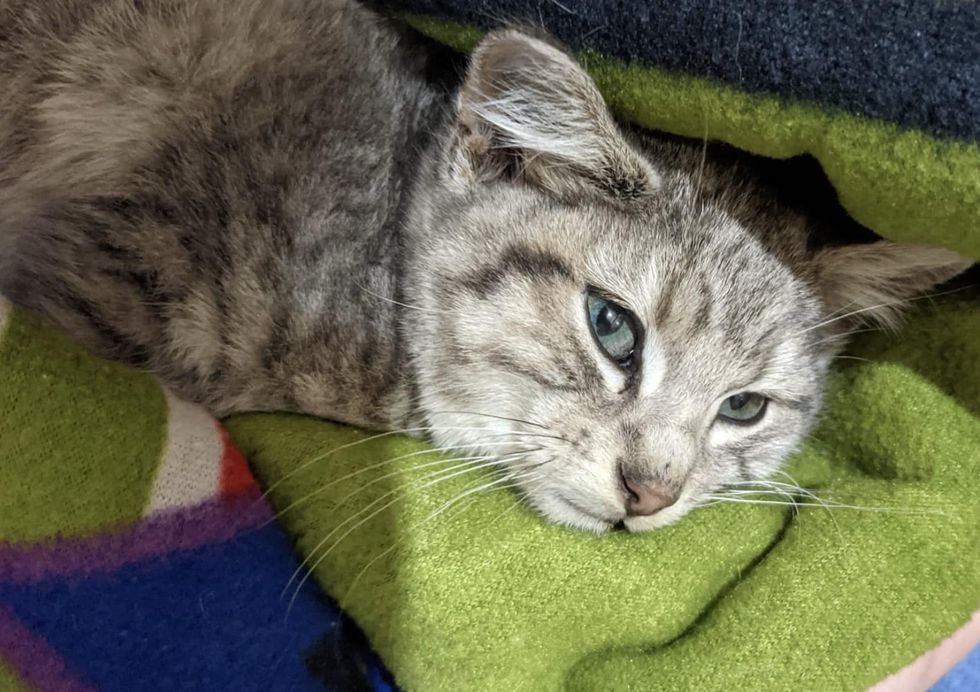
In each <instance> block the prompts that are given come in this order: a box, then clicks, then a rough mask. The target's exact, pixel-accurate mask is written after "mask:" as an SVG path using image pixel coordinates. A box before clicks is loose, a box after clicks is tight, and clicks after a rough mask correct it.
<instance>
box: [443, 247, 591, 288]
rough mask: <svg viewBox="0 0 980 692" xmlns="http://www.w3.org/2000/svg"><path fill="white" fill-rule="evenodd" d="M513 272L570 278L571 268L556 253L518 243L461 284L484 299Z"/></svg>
mask: <svg viewBox="0 0 980 692" xmlns="http://www.w3.org/2000/svg"><path fill="white" fill-rule="evenodd" d="M515 274H516V275H520V276H525V277H529V278H532V279H537V278H562V279H572V278H573V274H572V271H571V269H569V268H568V266H567V265H566V264H565V263H564V262H563V261H562V260H561V259H559V258H558V257H556V256H555V255H553V254H550V253H548V252H544V251H542V250H536V249H534V248H531V247H528V246H527V245H521V244H518V245H512V246H510V247H508V248H507V249H506V250H505V251H504V252H503V253H502V254H501V255H500V257H499V258H498V259H497V261H496V263H494V264H492V265H490V266H487V267H485V268H483V269H482V270H481V271H479V272H478V273H477V274H476V276H474V277H472V278H470V279H464V280H463V281H462V285H463V286H464V287H466V288H468V289H470V290H471V291H473V292H474V293H476V294H477V295H479V296H480V297H481V298H486V297H487V296H488V295H490V294H491V293H493V292H495V291H497V290H498V289H499V288H500V285H501V284H502V283H503V282H504V281H506V280H508V279H510V278H513V276H514V275H515Z"/></svg>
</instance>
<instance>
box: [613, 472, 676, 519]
mask: <svg viewBox="0 0 980 692" xmlns="http://www.w3.org/2000/svg"><path fill="white" fill-rule="evenodd" d="M623 483H624V484H625V485H626V513H627V514H628V515H629V516H631V517H646V516H649V515H651V514H656V513H657V512H659V511H660V510H662V509H664V508H666V507H670V506H671V505H672V504H674V503H675V502H677V495H676V494H675V493H672V492H671V491H669V490H667V488H665V487H664V486H663V484H661V483H656V482H650V483H640V482H638V481H633V480H630V479H629V478H627V477H623Z"/></svg>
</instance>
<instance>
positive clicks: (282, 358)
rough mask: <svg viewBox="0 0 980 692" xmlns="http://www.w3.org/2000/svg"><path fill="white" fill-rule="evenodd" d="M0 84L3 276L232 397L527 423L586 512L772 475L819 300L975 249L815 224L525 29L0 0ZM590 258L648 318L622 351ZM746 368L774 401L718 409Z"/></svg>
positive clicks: (800, 397) (475, 431) (178, 0)
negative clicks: (629, 369) (634, 498)
mask: <svg viewBox="0 0 980 692" xmlns="http://www.w3.org/2000/svg"><path fill="white" fill-rule="evenodd" d="M0 87H2V92H3V93H4V95H5V100H4V102H3V103H2V104H0V291H3V292H4V293H5V294H7V295H9V296H11V297H12V298H13V299H14V300H15V301H17V302H19V303H21V304H22V305H25V306H27V307H28V308H30V309H33V310H36V311H38V312H40V313H43V314H45V315H47V316H48V317H49V318H51V319H52V320H53V321H54V322H55V323H56V324H58V325H59V326H60V327H61V328H62V329H64V330H65V331H66V332H68V333H69V334H71V335H72V336H73V337H74V338H76V339H77V340H79V341H81V342H82V343H84V344H86V345H87V346H89V347H90V348H91V349H92V350H93V351H95V352H96V353H99V354H101V355H104V356H107V357H110V358H115V359H119V360H122V361H125V362H128V363H131V364H134V365H137V366H139V367H143V368H146V369H148V370H150V371H152V372H154V373H155V374H157V375H158V376H159V377H160V378H161V379H162V380H163V381H164V382H165V383H166V384H167V385H169V386H170V387H172V388H173V389H174V390H175V391H177V392H178V393H180V394H182V395H183V396H185V397H187V398H190V399H193V400H195V401H199V402H202V403H204V404H205V405H206V406H208V407H209V408H210V409H211V410H212V411H214V412H215V413H216V414H218V415H226V414H229V413H234V412H238V411H248V410H280V411H299V412H303V413H310V414H314V415H318V416H323V417H327V418H332V419H335V420H340V421H344V422H349V423H353V424H357V425H363V426H368V427H374V428H381V429H392V428H399V427H405V426H417V425H424V426H431V429H432V432H431V435H430V437H431V438H432V439H434V440H435V441H436V442H438V443H440V444H448V445H452V446H456V447H459V448H461V449H464V450H468V451H475V452H486V453H488V454H494V455H500V456H504V455H505V454H509V453H523V454H522V456H521V461H520V462H512V461H508V463H511V464H512V471H513V472H514V473H515V474H519V477H520V483H521V485H522V489H523V491H524V492H525V494H526V496H527V497H528V499H529V501H530V502H531V503H532V504H533V505H534V506H536V507H537V508H539V509H540V510H541V511H542V512H543V513H544V514H545V515H546V516H547V517H548V518H550V519H552V520H554V521H559V522H563V523H566V524H569V525H572V526H576V527H580V528H586V529H592V530H602V529H605V528H608V527H609V526H611V525H613V524H615V523H617V522H619V521H621V520H623V519H624V513H623V487H622V480H621V479H622V478H623V477H628V478H632V479H636V480H638V481H640V482H657V483H659V484H661V485H664V486H666V487H668V488H670V489H671V490H672V491H673V492H675V493H679V494H680V498H681V499H680V501H678V502H677V504H675V505H674V506H673V507H670V508H669V509H666V510H663V511H661V512H659V513H657V514H655V515H652V516H646V517H629V518H626V525H627V526H628V527H629V528H630V529H631V530H642V529H647V528H652V527H655V526H659V525H662V524H664V523H668V522H669V521H673V520H675V519H676V518H678V517H679V516H681V515H682V514H683V513H684V512H686V511H688V510H689V509H690V508H691V507H692V506H693V505H694V504H695V503H696V501H697V499H698V497H699V496H701V495H703V494H704V493H705V492H707V491H710V490H712V489H714V488H717V487H719V486H721V485H723V484H725V483H729V482H732V481H733V480H737V479H739V478H763V477H765V476H767V475H768V474H771V473H772V472H773V471H774V470H775V469H776V468H777V467H778V465H779V463H780V462H781V461H782V460H783V459H784V458H785V456H786V455H787V454H788V453H789V452H790V451H791V450H792V449H794V448H795V447H796V445H797V444H798V443H799V441H800V440H801V438H802V437H803V435H804V434H805V433H806V431H807V430H808V429H809V427H810V426H811V424H812V422H813V421H814V419H815V417H816V415H817V412H818V410H819V405H820V391H821V383H822V381H823V378H824V375H825V372H826V369H827V367H828V363H829V362H830V359H831V357H832V355H833V353H834V351H835V350H836V349H839V348H840V347H841V345H842V343H843V341H842V339H839V338H836V335H838V334H841V333H842V332H843V331H844V327H845V325H846V323H847V322H848V321H850V318H848V319H841V320H834V321H832V322H829V323H828V324H826V325H822V324H821V323H822V322H824V321H825V320H828V319H829V318H831V317H833V316H835V315H839V314H843V313H844V311H852V310H859V311H861V312H859V313H858V315H857V316H870V317H873V318H874V317H876V318H881V319H885V318H888V317H890V315H891V309H892V307H893V305H894V304H897V303H899V302H901V300H902V299H904V298H907V297H908V296H909V295H911V294H912V293H914V292H917V291H921V290H924V289H926V288H928V287H929V286H930V285H932V284H933V283H936V282H938V281H941V280H943V279H945V278H948V277H950V276H952V275H954V274H955V273H957V272H958V271H959V270H961V269H963V268H964V267H965V266H966V262H965V261H964V260H962V259H961V258H958V257H957V256H955V255H953V254H952V253H948V252H946V251H942V250H936V249H931V248H908V247H902V246H895V245H892V244H888V243H879V244H875V245H872V246H862V247H860V248H858V249H856V250H855V249H852V248H846V247H845V248H830V249H812V248H810V247H809V244H808V237H809V233H808V229H807V222H806V220H805V219H803V218H801V217H800V216H799V215H797V214H796V213H795V212H793V211H791V210H790V209H788V208H786V207H783V206H781V205H780V204H779V203H778V202H777V201H776V200H775V199H774V198H772V196H771V195H770V194H769V193H768V192H767V191H766V190H765V189H764V188H763V187H761V186H760V185H759V184H758V183H756V182H754V179H753V177H752V175H751V173H750V172H749V171H748V170H743V168H741V167H740V166H739V165H737V164H731V163H724V162H716V161H714V160H712V157H710V156H708V157H705V155H704V151H703V150H702V149H701V148H700V147H696V146H691V145H687V144H681V143H676V142H671V141H667V140H662V139H658V138H655V137H653V136H651V135H639V134H633V133H629V132H624V131H622V130H621V128H620V127H619V126H618V125H617V124H616V123H615V121H614V120H613V119H612V118H611V117H610V115H609V113H608V111H607V110H606V107H605V105H604V104H603V102H602V99H601V97H600V96H599V94H598V92H597V91H596V90H595V88H594V86H593V85H592V83H591V81H590V80H589V79H588V77H587V76H585V74H584V72H582V71H581V69H580V68H579V67H577V66H576V65H575V64H574V63H573V62H572V61H571V60H570V59H569V58H568V57H567V56H566V55H565V54H564V53H562V52H561V51H560V50H558V49H556V48H554V47H552V46H550V45H548V44H545V43H542V42H541V41H538V40H535V39H531V38H528V37H526V36H523V35H521V34H518V33H514V32H507V31H505V32H498V33H495V34H491V35H490V36H489V37H488V38H487V39H485V40H484V42H483V43H482V44H481V45H480V47H478V49H477V50H476V51H475V53H474V56H473V58H472V60H471V62H470V65H469V67H468V69H467V71H466V75H465V78H464V79H463V81H462V83H461V84H460V83H457V80H456V74H455V71H454V68H453V63H452V61H450V60H447V57H446V54H445V52H444V51H441V50H440V49H437V48H435V47H433V46H431V45H429V44H428V43H426V42H424V41H422V40H421V39H419V38H418V37H416V36H415V35H414V34H413V33H412V32H410V31H408V30H406V29H403V28H401V27H398V26H396V25H395V24H393V23H390V22H389V21H387V20H384V19H381V18H379V17H377V16H376V15H374V14H372V13H371V12H369V11H368V10H365V9H363V8H361V7H360V6H357V5H355V4H352V3H349V2H341V1H340V0H239V1H237V2H230V0H144V1H143V2H139V3H133V2H131V1H127V2H124V1H123V0H97V1H92V2H87V3H75V2H68V1H67V0H45V1H43V2H42V1H41V0H33V1H26V0H0ZM587 286H594V287H597V288H600V289H602V290H604V291H606V292H607V293H610V294H612V295H614V296H616V297H617V298H618V299H619V300H620V301H621V302H622V304H623V305H625V306H627V307H628V308H629V309H630V310H631V311H632V312H633V313H635V314H636V315H637V317H638V318H639V320H640V321H641V322H642V323H643V326H644V330H645V334H646V339H645V346H644V352H643V354H642V363H641V365H640V368H639V369H638V370H637V372H636V373H635V374H634V375H631V376H627V375H626V374H624V373H623V372H621V371H619V370H618V369H617V368H616V367H615V366H613V365H612V364H611V363H610V362H609V361H607V360H606V359H605V358H604V356H603V355H602V354H601V353H600V352H599V351H598V349H597V347H596V345H595V342H594V341H593V340H592V338H591V335H590V332H589V331H588V323H587V320H586V317H585V309H584V296H585V289H586V287H587ZM877 303H887V305H884V306H883V307H880V308H874V309H872V306H873V305H875V304H877ZM745 390H751V391H762V392H764V393H765V394H767V395H768V396H769V397H770V398H771V399H772V403H771V405H770V410H769V411H768V412H767V414H766V416H765V418H764V419H763V421H762V422H761V423H760V424H758V425H756V426H754V427H751V428H745V429H741V428H739V427H733V426H731V425H727V424H724V423H719V422H717V421H716V420H715V414H714V412H715V411H716V410H717V406H718V403H719V401H720V400H721V399H723V398H724V397H725V396H728V395H730V394H733V393H736V392H739V391H745ZM719 426H721V427H719ZM542 431H546V433H542ZM502 440H503V441H508V445H509V446H505V448H504V449H501V447H502V445H501V441H502ZM531 442H533V445H532V444H531ZM506 458H507V459H509V460H512V459H513V458H515V457H513V456H507V457H506ZM502 463H503V462H502ZM529 468H534V469H535V473H527V472H526V471H527V469H529Z"/></svg>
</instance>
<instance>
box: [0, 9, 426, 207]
mask: <svg viewBox="0 0 980 692" xmlns="http://www.w3.org/2000/svg"><path fill="white" fill-rule="evenodd" d="M406 43H411V39H410V38H409V37H408V36H407V35H406V34H405V33H404V32H400V31H398V30H396V29H394V28H393V27H392V26H391V25H388V24H387V23H384V22H383V21H381V20H380V19H379V18H378V17H377V16H375V15H373V14H370V13H368V12H367V11H365V10H363V9H362V8H360V7H359V6H358V5H357V4H356V3H353V2H348V1H344V0H142V1H141V2H132V1H130V0H94V1H92V2H85V3H79V2H74V1H70V2H66V1H65V0H45V1H44V2H39V1H38V0H29V1H24V0H6V1H4V2H0V86H2V87H3V93H4V94H5V100H4V102H3V103H0V156H2V159H0V160H2V161H3V164H4V165H3V166H2V168H0V182H2V183H3V184H5V185H8V186H9V185H11V184H12V183H14V182H18V181H22V180H23V179H24V178H25V177H26V178H32V179H38V181H39V184H41V181H40V179H41V178H42V176H45V177H46V181H44V183H45V186H46V187H47V188H48V189H49V190H51V189H54V188H56V186H57V184H58V183H65V182H69V183H71V184H73V186H74V187H75V189H76V190H77V191H84V192H94V193H98V192H101V191H102V189H100V188H104V187H112V188H113V189H114V190H117V188H116V187H115V186H116V185H117V184H118V183H119V182H120V181H121V179H123V178H125V177H126V176H128V175H129V174H130V171H131V170H132V169H133V168H134V167H139V166H144V167H150V166H152V165H153V163H154V161H155V159H160V158H161V157H166V156H167V155H168V154H170V155H172V154H173V153H174V151H175V150H179V152H180V155H181V156H183V157H189V156H191V155H192V154H193V153H194V152H193V150H192V149H191V147H192V146H193V145H195V144H198V145H201V144H210V145H213V146H214V147H217V149H216V150H215V154H216V155H219V156H220V155H223V156H226V157H227V156H229V155H234V154H236V153H239V152H241V155H242V157H243V158H244V157H247V156H249V155H251V156H255V155H257V154H258V153H259V152H261V153H262V154H263V155H264V156H265V157H266V158H267V159H268V160H265V161H263V162H262V164H263V165H266V166H275V165H276V164H277V162H278V161H279V160H280V159H283V158H288V159H289V161H290V165H291V168H292V169H293V170H296V169H302V167H303V165H304V163H305V160H307V159H317V160H320V161H322V160H323V154H325V153H327V151H325V150H329V153H331V154H334V157H332V158H331V159H330V160H337V161H338V168H339V167H340V166H343V170H344V173H345V175H346V176H347V177H348V178H349V177H350V176H351V175H355V174H356V173H357V171H358V168H360V169H363V170H367V169H368V168H369V167H370V166H371V164H372V163H374V161H375V160H376V159H378V158H381V156H380V154H381V152H378V151H370V148H372V147H373V148H385V147H388V148H391V147H393V146H396V145H397V144H398V143H399V142H397V141H393V139H394V140H397V137H396V135H397V130H398V129H400V125H401V124H402V123H404V121H405V120H406V119H410V118H411V116H412V115H413V114H412V113H410V112H404V111H405V110H406V109H407V110H411V108H412V106H413V104H414V103H415V102H416V101H417V100H418V99H419V98H420V94H421V93H422V92H424V90H425V89H426V88H427V85H426V84H424V83H422V82H423V80H420V79H413V78H417V77H419V76H420V75H421V74H422V73H423V72H424V69H425V68H424V62H425V58H426V56H425V52H424V51H419V50H418V49H417V48H416V47H415V46H406V45H405V44H406ZM345 144H349V145H350V146H349V148H348V149H347V150H346V151H336V149H338V148H341V149H342V148H343V145H345ZM222 147H224V148H223V149H222ZM199 153H200V154H201V155H202V156H204V155H205V152H199ZM28 154H30V158H29V160H25V157H26V156H27V155H28ZM339 159H342V160H339ZM249 162H251V163H256V162H254V161H249ZM352 166H354V167H353V168H352ZM303 172H305V173H310V171H303ZM320 173H321V175H329V173H330V171H321V172H320ZM123 182H125V181H123ZM117 191H118V190H117Z"/></svg>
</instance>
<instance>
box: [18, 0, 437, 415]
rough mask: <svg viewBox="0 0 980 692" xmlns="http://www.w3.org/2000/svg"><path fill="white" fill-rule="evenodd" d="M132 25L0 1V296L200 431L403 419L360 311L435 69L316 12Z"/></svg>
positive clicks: (387, 314)
mask: <svg viewBox="0 0 980 692" xmlns="http://www.w3.org/2000/svg"><path fill="white" fill-rule="evenodd" d="M134 7H135V5H134V4H133V3H132V2H119V1H117V0H102V1H96V2H89V3H64V2H52V3H40V2H30V3H16V2H14V3H9V2H8V3H5V4H0V8H3V9H0V14H2V16H0V27H2V28H0V32H4V33H6V35H3V36H0V66H2V75H3V76H2V77H0V87H2V89H3V93H4V94H6V95H7V96H6V98H7V100H8V103H6V104H4V106H2V107H0V162H2V163H0V210H2V212H0V229H2V230H0V234H3V235H5V236H7V239H8V240H7V241H6V242H7V245H6V247H5V246H4V245H2V244H0V249H3V250H5V251H6V253H7V261H6V263H4V264H0V267H2V268H3V270H4V271H3V272H2V277H0V290H3V291H5V292H7V293H9V294H10V295H12V296H13V297H14V298H15V299H16V300H18V301H20V302H22V303H24V304H25V305H27V306H30V307H32V308H34V309H37V310H39V311H40V312H43V313H45V314H47V315H50V316H51V317H53V318H54V319H55V321H56V322H57V323H58V324H59V325H61V326H62V327H63V328H64V329H65V330H66V331H68V332H69V333H70V334H72V335H73V336H74V337H75V338H77V339H79V340H80V341H82V342H83V343H85V344H87V345H89V346H90V347H92V348H94V349H95V350H96V351H97V352H98V353H101V354H103V355H107V356H109V357H112V358H117V359H121V360H124V361H126V362H129V363H132V364H134V365H136V366H139V367H145V368H149V369H151V370H152V371H154V372H156V373H158V374H160V375H161V376H162V377H163V379H164V380H165V381H166V382H167V384H168V385H170V386H171V387H172V388H174V389H175V390H176V391H177V392H178V393H180V394H182V395H184V396H186V397H188V398H191V399H194V400H197V401H201V402H203V403H205V404H206V405H207V406H208V407H209V408H210V409H211V410H213V411H214V412H216V413H218V414H226V413H229V412H232V411H241V410H250V409H258V410H292V411H304V412H308V413H315V414H317V415H321V416H329V417H331V418H335V419H338V420H343V421H347V422H352V423H357V424H361V425H370V426H375V427H377V426H392V425H400V424H402V423H404V421H405V419H406V418H407V416H408V413H409V411H410V402H409V398H410V396H411V389H410V387H411V385H410V378H408V377H402V375H404V374H407V373H409V369H408V364H407V361H406V354H405V351H404V348H403V347H402V346H403V340H402V339H401V338H399V337H398V336H397V334H398V329H399V327H398V325H397V321H396V318H397V314H396V306H395V305H394V304H392V303H389V302H386V301H385V300H382V299H379V298H377V297H376V295H381V296H384V297H388V298H391V299H395V298H396V295H397V291H398V288H397V277H398V275H399V273H400V271H401V266H400V260H401V250H400V247H401V245H402V240H401V235H402V225H403V221H404V217H405V212H406V210H405V203H406V199H407V197H408V194H409V190H408V188H409V187H410V186H411V185H412V184H413V181H415V180H418V179H419V174H420V167H421V157H422V154H423V152H424V144H425V140H426V136H427V134H428V133H430V132H433V131H437V130H438V129H439V128H440V126H441V127H445V126H446V124H447V123H448V118H449V111H450V103H449V92H448V90H447V89H446V88H444V87H441V86H440V84H439V83H438V81H436V80H435V79H434V76H435V75H434V72H435V67H434V66H432V64H431V63H432V56H431V55H430V54H431V53H433V52H434V51H431V49H430V48H429V47H428V46H424V45H419V43H418V42H417V41H413V40H412V37H411V35H410V34H408V33H407V32H398V31H397V30H396V29H395V28H394V27H392V26H391V25H389V24H387V23H384V22H382V21H380V20H378V18H376V17H374V16H373V15H370V14H368V13H367V12H365V11H363V10H361V9H359V8H357V7H354V6H351V5H350V4H348V3H343V2H337V1H335V0H327V1H326V2H296V1H273V2H265V1H262V2H258V1H256V2H244V3H228V2H214V1H213V0H205V1H203V2H190V1H189V2H181V3H172V2H147V3H142V9H141V10H136V9H134ZM168 7H169V8H170V10H167V9H165V8H168ZM27 8H33V10H34V12H35V13H36V15H37V16H36V17H35V16H32V14H31V12H29V11H28V9H27ZM69 8H70V9H69ZM52 27H57V28H59V29H60V35H57V36H45V34H46V32H48V31H51V28H52ZM436 57H437V58H438V57H444V56H440V55H439V54H437V55H436ZM440 67H442V68H443V69H447V70H449V73H450V74H452V66H451V65H449V66H446V65H442V66H440ZM13 234H17V235H18V236H19V239H18V243H17V247H16V248H15V249H14V251H13V253H12V254H13V255H15V256H16V257H17V259H16V260H14V261H12V260H11V259H10V255H11V251H10V245H9V238H10V237H11V236H12V235H13Z"/></svg>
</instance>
